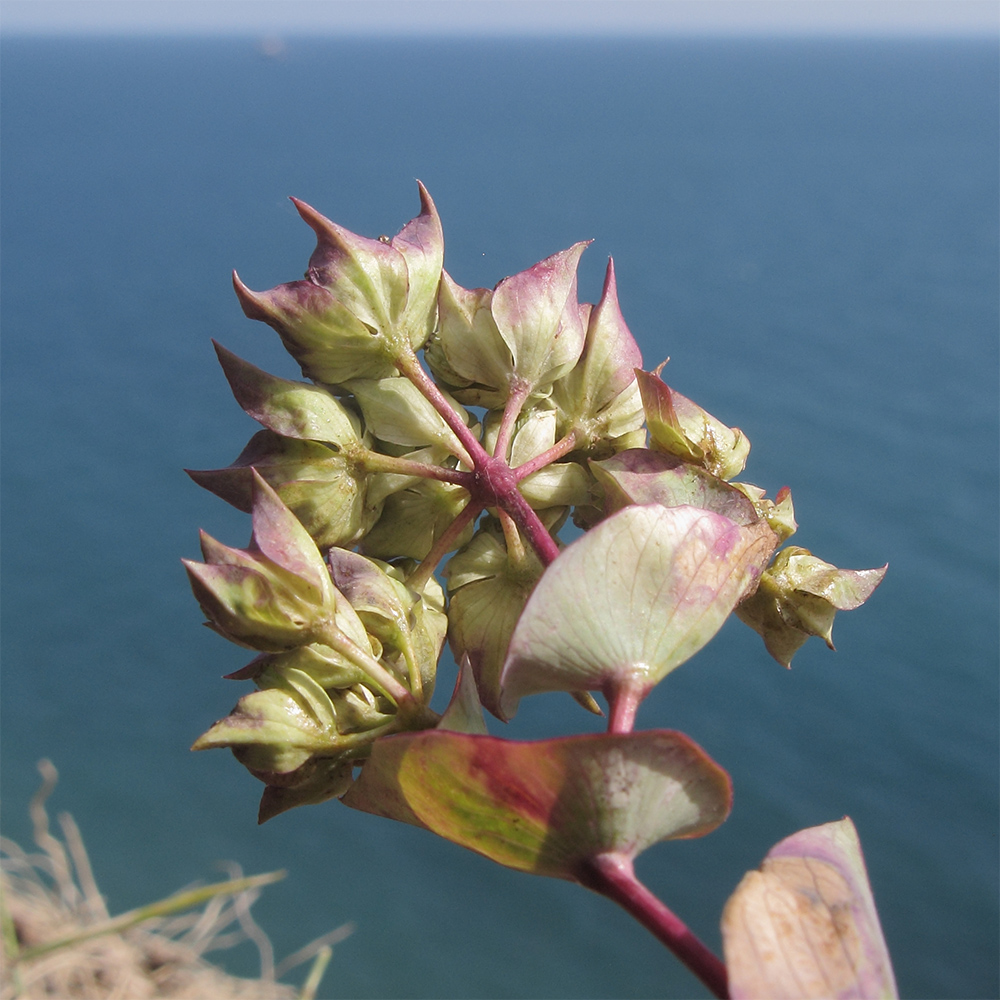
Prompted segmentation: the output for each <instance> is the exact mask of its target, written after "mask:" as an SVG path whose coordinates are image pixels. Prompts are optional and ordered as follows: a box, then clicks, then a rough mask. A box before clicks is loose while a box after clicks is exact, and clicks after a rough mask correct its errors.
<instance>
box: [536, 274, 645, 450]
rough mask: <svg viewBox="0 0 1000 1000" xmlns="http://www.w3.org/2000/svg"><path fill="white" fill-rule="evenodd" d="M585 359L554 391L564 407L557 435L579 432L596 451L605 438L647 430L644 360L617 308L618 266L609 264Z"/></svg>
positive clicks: (590, 312)
mask: <svg viewBox="0 0 1000 1000" xmlns="http://www.w3.org/2000/svg"><path fill="white" fill-rule="evenodd" d="M583 309H584V315H586V316H587V336H586V342H585V345H584V349H583V354H582V355H581V356H580V360H579V361H578V362H577V364H576V367H575V368H573V370H572V371H571V372H569V374H567V375H565V376H564V377H563V378H561V379H560V380H559V381H558V382H556V383H555V385H554V386H553V388H552V400H553V402H554V403H555V405H556V406H557V407H558V408H559V429H558V432H557V433H558V436H559V437H562V436H563V435H565V434H568V433H570V432H572V431H575V432H576V433H577V436H578V439H579V446H580V447H581V448H587V449H592V448H594V447H596V446H597V445H598V443H599V442H600V441H601V440H602V439H606V438H614V437H618V436H620V435H622V434H625V433H627V432H629V431H633V430H637V429H638V428H640V427H642V424H643V420H644V414H643V410H642V401H641V398H640V396H639V390H638V386H637V385H636V380H635V370H636V369H637V368H641V367H642V355H641V353H640V352H639V346H638V344H636V342H635V339H634V338H633V336H632V334H631V332H630V331H629V328H628V327H627V326H626V325H625V319H624V317H623V316H622V314H621V309H620V308H619V305H618V290H617V285H616V283H615V270H614V263H613V262H612V261H611V260H609V261H608V270H607V273H606V275H605V278H604V291H603V293H602V295H601V301H600V302H599V303H598V304H597V305H596V306H594V307H593V308H590V307H589V306H584V307H583Z"/></svg>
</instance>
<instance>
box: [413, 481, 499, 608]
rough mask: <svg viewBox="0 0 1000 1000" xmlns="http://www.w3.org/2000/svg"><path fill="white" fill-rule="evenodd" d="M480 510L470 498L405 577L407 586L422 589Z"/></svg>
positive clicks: (481, 510)
mask: <svg viewBox="0 0 1000 1000" xmlns="http://www.w3.org/2000/svg"><path fill="white" fill-rule="evenodd" d="M482 512H483V508H482V506H481V505H480V504H477V503H472V501H471V500H470V501H469V503H468V504H466V505H465V507H463V508H462V510H461V511H460V512H459V514H458V517H456V518H455V520H454V521H452V522H451V524H449V525H448V527H447V528H446V529H445V530H444V532H443V533H442V534H441V537H440V538H438V540H437V541H436V542H435V543H434V547H433V548H432V549H431V551H430V552H428V553H427V555H426V556H424V559H423V561H422V562H421V563H420V565H419V566H418V567H417V568H416V569H415V570H414V571H413V572H412V573H411V574H410V575H409V576H408V577H407V578H406V583H407V586H409V587H412V588H413V589H414V590H422V589H423V586H424V584H425V583H426V582H427V581H428V580H429V579H430V578H431V576H433V574H434V570H435V569H437V564H438V563H439V562H440V561H441V560H442V559H443V558H444V557H445V556H446V555H447V554H448V553H449V552H450V551H451V550H452V549H453V548H454V547H455V542H456V540H457V539H458V538H459V536H460V535H461V534H462V532H463V531H465V529H466V527H467V526H468V525H469V524H470V523H471V522H472V521H474V520H475V519H476V518H477V517H478V516H479V515H480V514H481V513H482Z"/></svg>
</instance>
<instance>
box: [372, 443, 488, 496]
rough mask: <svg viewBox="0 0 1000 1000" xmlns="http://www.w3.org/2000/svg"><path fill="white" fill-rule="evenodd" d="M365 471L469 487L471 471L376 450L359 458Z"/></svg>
mask: <svg viewBox="0 0 1000 1000" xmlns="http://www.w3.org/2000/svg"><path fill="white" fill-rule="evenodd" d="M361 464H362V465H363V466H364V468H365V471H366V472H389V473H393V474H395V475H401V476H422V477H423V478H424V479H437V480H438V481H439V482H442V483H451V484H452V485H454V486H464V487H465V488H466V489H468V488H469V484H470V483H471V482H472V473H471V472H465V471H464V470H462V469H446V468H443V467H442V466H440V465H428V464H427V463H425V462H415V461H413V459H410V458H396V457H395V456H394V455H383V454H382V453H381V452H377V451H366V452H365V453H364V458H363V459H362V460H361Z"/></svg>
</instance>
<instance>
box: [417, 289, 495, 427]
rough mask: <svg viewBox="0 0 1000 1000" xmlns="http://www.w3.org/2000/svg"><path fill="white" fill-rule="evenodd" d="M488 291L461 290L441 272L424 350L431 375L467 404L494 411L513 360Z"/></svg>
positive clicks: (490, 293) (491, 294)
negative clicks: (434, 319) (432, 329)
mask: <svg viewBox="0 0 1000 1000" xmlns="http://www.w3.org/2000/svg"><path fill="white" fill-rule="evenodd" d="M492 298H493V293H492V292H491V291H490V290H489V289H488V288H473V289H468V288H463V287H462V286H461V285H459V284H457V283H456V282H455V281H453V280H452V278H451V276H450V275H449V274H448V272H447V271H442V272H441V288H440V291H439V293H438V330H437V333H436V334H435V336H434V338H433V339H432V340H431V341H429V342H428V344H427V347H426V349H425V350H424V358H425V359H426V361H427V365H428V367H429V368H430V370H431V372H433V374H434V377H435V378H436V379H437V380H438V381H439V382H440V383H441V384H442V385H446V386H448V387H449V388H450V389H451V390H452V392H453V394H454V396H455V398H456V399H457V400H459V401H460V402H462V403H465V404H466V405H467V406H485V407H486V408H487V409H497V408H500V407H502V406H503V404H504V402H505V401H506V399H507V396H508V395H509V392H510V388H509V387H510V382H511V378H512V377H513V374H514V359H513V357H512V356H511V353H510V348H509V347H508V346H507V345H506V343H504V339H503V337H501V336H500V331H499V330H498V329H497V325H496V321H495V320H494V319H493V313H492V312H490V302H491V300H492Z"/></svg>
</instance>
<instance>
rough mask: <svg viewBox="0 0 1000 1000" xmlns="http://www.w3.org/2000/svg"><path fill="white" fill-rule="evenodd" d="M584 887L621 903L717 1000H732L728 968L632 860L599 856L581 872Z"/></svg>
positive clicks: (621, 855)
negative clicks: (642, 879) (642, 878)
mask: <svg viewBox="0 0 1000 1000" xmlns="http://www.w3.org/2000/svg"><path fill="white" fill-rule="evenodd" d="M576 874H577V878H578V880H579V881H580V883H581V884H582V885H585V886H586V887H587V888H588V889H592V890H593V891H594V892H597V893H600V894H601V895H602V896H606V897H607V898H608V899H610V900H612V901H613V902H615V903H617V904H618V905H619V906H621V907H622V909H624V910H625V911H626V912H627V913H628V914H629V915H630V916H632V917H634V918H635V919H636V920H638V921H639V923H640V924H642V925H643V927H645V928H646V930H648V931H650V932H651V933H652V934H653V936H654V937H656V938H658V939H659V940H660V941H662V942H663V944H665V945H666V946H667V947H668V948H669V949H670V950H671V951H672V952H673V953H674V955H676V956H677V958H678V959H679V960H680V961H681V962H682V963H683V964H684V965H685V966H687V968H688V969H689V970H690V971H691V972H692V973H693V974H694V975H695V976H697V977H698V979H700V980H701V981H702V982H703V983H704V984H705V985H706V986H707V987H708V989H709V990H711V991H712V994H713V995H714V996H717V997H719V998H721V1000H728V997H729V979H728V976H727V975H726V967H725V965H724V964H723V963H722V962H721V961H720V960H719V958H717V957H716V956H715V955H714V954H712V952H711V951H710V950H709V949H708V948H707V947H706V946H705V944H704V943H703V942H702V941H701V939H700V938H698V937H697V936H696V935H695V934H694V933H693V932H692V931H691V930H690V929H689V928H688V926H687V924H685V923H684V921H683V920H681V919H680V917H678V916H677V915H676V914H675V913H674V912H673V911H672V910H670V909H669V908H668V907H667V906H666V905H665V904H664V903H662V902H661V901H660V900H659V899H657V898H656V896H654V895H653V894H652V893H651V892H650V891H649V889H647V888H646V886H644V885H643V884H642V882H640V881H639V879H638V878H637V877H636V874H635V870H634V868H633V867H632V859H631V858H630V857H628V856H626V855H624V854H614V853H608V854H597V855H595V856H594V857H592V858H588V859H587V860H586V861H585V862H584V863H583V864H582V865H581V866H580V868H579V869H578V871H577V873H576Z"/></svg>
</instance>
